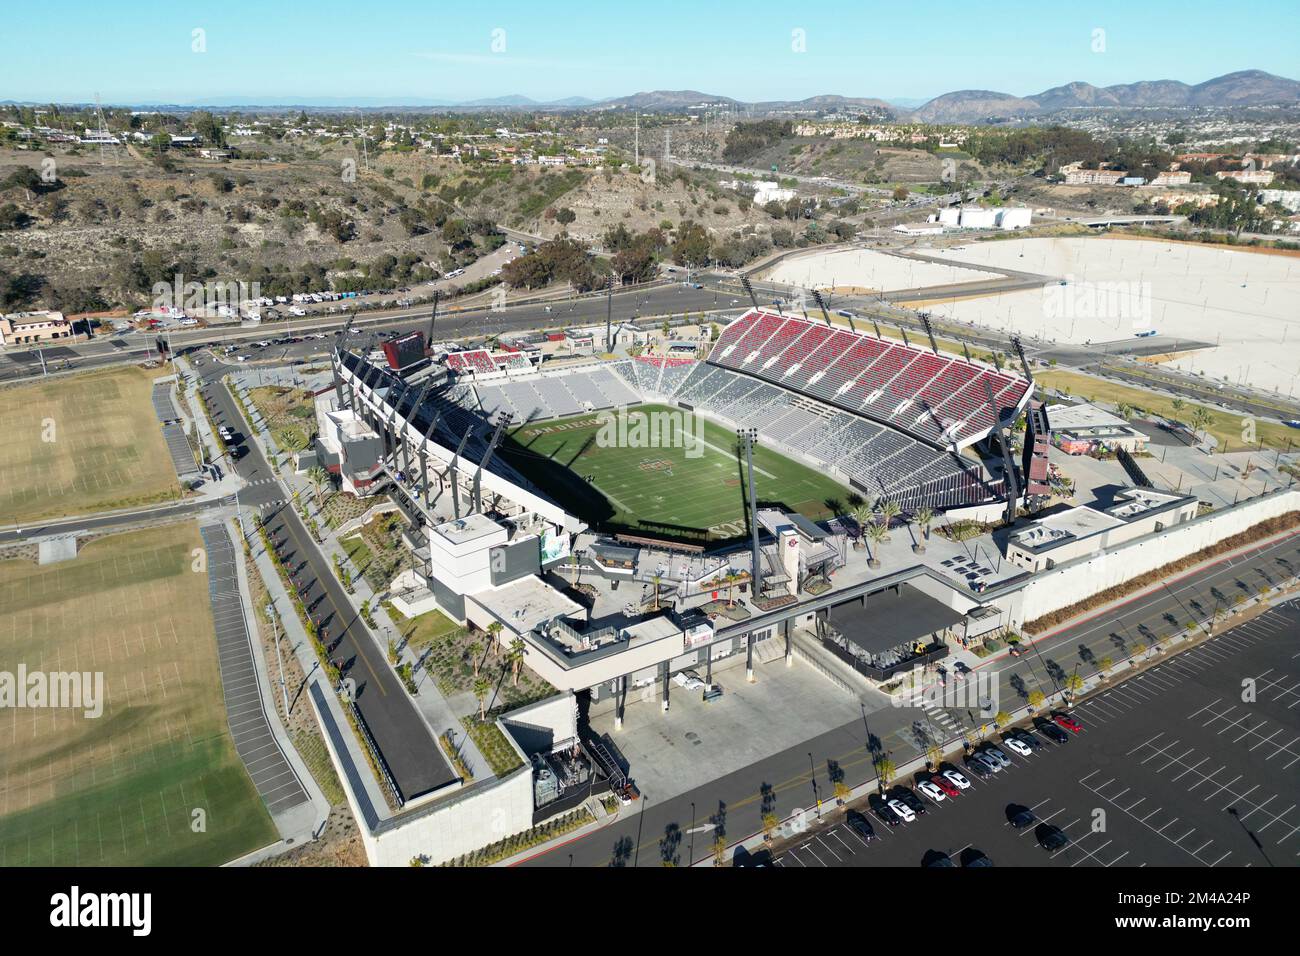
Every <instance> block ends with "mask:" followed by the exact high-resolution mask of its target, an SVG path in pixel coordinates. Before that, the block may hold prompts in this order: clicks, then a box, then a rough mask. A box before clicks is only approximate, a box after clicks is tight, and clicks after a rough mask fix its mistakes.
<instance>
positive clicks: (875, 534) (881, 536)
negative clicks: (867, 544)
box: [866, 521, 889, 568]
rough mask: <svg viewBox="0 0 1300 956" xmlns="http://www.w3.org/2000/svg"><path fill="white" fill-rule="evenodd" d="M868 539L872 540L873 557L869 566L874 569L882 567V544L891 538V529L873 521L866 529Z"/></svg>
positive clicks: (869, 561)
mask: <svg viewBox="0 0 1300 956" xmlns="http://www.w3.org/2000/svg"><path fill="white" fill-rule="evenodd" d="M866 532H867V537H868V538H870V539H871V544H872V548H871V557H870V558H869V559H867V564H868V565H870V566H871V567H873V568H878V567H880V544H881V542H882V541H884V540H885V539H886V538H888V537H889V529H888V528H887V527H885V525H884V524H883V523H881V522H879V521H873V522H871V523H870V524H869V525H867V527H866Z"/></svg>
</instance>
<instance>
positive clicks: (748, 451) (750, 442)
mask: <svg viewBox="0 0 1300 956" xmlns="http://www.w3.org/2000/svg"><path fill="white" fill-rule="evenodd" d="M736 434H737V435H738V436H740V440H741V442H742V443H743V444H744V446H745V470H746V473H747V480H748V482H749V528H750V540H751V546H752V549H753V570H752V573H751V574H750V585H751V587H752V591H751V594H750V599H751V600H753V601H754V602H755V605H754V606H755V607H757V606H758V603H757V601H758V597H759V595H760V594H762V592H763V568H762V564H761V558H762V556H761V555H760V553H759V550H758V502H757V497H756V495H755V493H754V445H755V444H756V443H757V442H758V429H757V428H741V429H738V430H737V431H736Z"/></svg>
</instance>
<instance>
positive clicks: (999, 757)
mask: <svg viewBox="0 0 1300 956" xmlns="http://www.w3.org/2000/svg"><path fill="white" fill-rule="evenodd" d="M984 758H985V759H986V760H991V761H993V763H995V764H997V767H998V769H999V770H1001V769H1002V768H1003V767H1010V766H1011V758H1010V757H1008V756H1007V755H1006V754H1004V753H1003V752H1002V751H1001V750H999V749H998V748H997V747H986V748H985V749H984Z"/></svg>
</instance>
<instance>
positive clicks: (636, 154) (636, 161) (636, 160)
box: [632, 111, 641, 169]
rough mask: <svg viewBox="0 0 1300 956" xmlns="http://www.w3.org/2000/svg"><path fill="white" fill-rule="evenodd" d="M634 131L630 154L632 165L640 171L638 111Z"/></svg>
mask: <svg viewBox="0 0 1300 956" xmlns="http://www.w3.org/2000/svg"><path fill="white" fill-rule="evenodd" d="M635 129H636V132H635V133H634V134H633V136H634V139H633V142H634V143H635V145H634V146H633V152H632V156H633V159H632V165H633V166H635V167H637V168H638V169H640V168H641V113H640V111H638V112H637V114H636V126H635Z"/></svg>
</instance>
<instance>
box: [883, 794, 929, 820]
mask: <svg viewBox="0 0 1300 956" xmlns="http://www.w3.org/2000/svg"><path fill="white" fill-rule="evenodd" d="M891 796H892V797H893V798H894V799H895V800H901V801H902V802H903V804H904V805H905V806H906V807H907V808H908V809H909V810H911V811H912V812H913V813H915V814H916V815H917V816H918V817H919V816H924V815H925V804H924V803H922V802H921V798H920V797H918V796H917V795H916V791H915V790H912V789H910V788H908V787H895V788H894V792H893V793H892V794H891Z"/></svg>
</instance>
